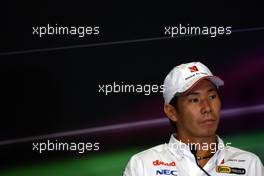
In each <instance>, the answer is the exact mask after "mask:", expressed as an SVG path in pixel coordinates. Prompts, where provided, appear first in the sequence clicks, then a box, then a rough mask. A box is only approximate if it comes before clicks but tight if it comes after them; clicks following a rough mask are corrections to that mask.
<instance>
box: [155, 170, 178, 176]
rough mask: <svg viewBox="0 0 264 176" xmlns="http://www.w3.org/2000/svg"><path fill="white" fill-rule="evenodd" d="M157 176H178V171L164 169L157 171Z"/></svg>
mask: <svg viewBox="0 0 264 176" xmlns="http://www.w3.org/2000/svg"><path fill="white" fill-rule="evenodd" d="M156 175H174V176H177V171H176V170H168V169H162V170H157V171H156Z"/></svg>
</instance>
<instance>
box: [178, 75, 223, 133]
mask: <svg viewBox="0 0 264 176" xmlns="http://www.w3.org/2000/svg"><path fill="white" fill-rule="evenodd" d="M177 103H178V111H177V112H176V117H177V120H176V126H177V130H178V132H179V133H180V134H181V135H184V136H185V137H210V136H214V135H215V133H216V130H217V127H218V123H219V117H220V109H221V101H220V97H219V95H218V93H217V91H216V88H215V86H214V85H213V84H212V83H211V82H210V81H209V80H206V79H204V80H201V81H200V82H199V83H198V84H197V85H196V86H195V87H193V88H192V89H191V91H190V92H188V93H187V94H186V95H182V96H179V97H178V102H177Z"/></svg>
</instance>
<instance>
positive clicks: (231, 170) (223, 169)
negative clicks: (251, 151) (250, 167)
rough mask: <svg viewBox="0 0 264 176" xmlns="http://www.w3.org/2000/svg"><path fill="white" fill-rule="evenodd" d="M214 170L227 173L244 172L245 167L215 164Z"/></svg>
mask: <svg viewBox="0 0 264 176" xmlns="http://www.w3.org/2000/svg"><path fill="white" fill-rule="evenodd" d="M216 172H218V173H229V174H246V169H244V168H237V167H228V166H217V167H216Z"/></svg>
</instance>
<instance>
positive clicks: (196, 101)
mask: <svg viewBox="0 0 264 176" xmlns="http://www.w3.org/2000/svg"><path fill="white" fill-rule="evenodd" d="M189 101H190V102H191V103H199V99H198V98H192V99H190V100H189Z"/></svg>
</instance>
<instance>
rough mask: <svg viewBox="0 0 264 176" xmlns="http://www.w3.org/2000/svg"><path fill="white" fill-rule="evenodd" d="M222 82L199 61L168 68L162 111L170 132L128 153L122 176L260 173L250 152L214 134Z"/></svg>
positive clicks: (255, 175) (262, 173)
mask: <svg viewBox="0 0 264 176" xmlns="http://www.w3.org/2000/svg"><path fill="white" fill-rule="evenodd" d="M222 85H224V82H223V81H222V80H221V79H220V78H219V77H217V76H214V75H213V74H212V73H211V71H210V70H209V69H208V68H207V67H206V66H205V65H203V64H202V63H200V62H191V63H187V64H181V65H179V66H176V67H174V68H173V69H172V70H171V71H170V73H169V74H168V75H167V77H166V78H165V81H164V92H163V97H164V100H165V103H164V112H165V114H166V115H167V117H168V118H169V120H170V122H171V123H172V124H173V125H175V131H176V133H174V134H172V135H171V138H170V141H169V143H168V144H162V145H159V146H156V147H153V148H150V149H148V150H146V151H143V152H140V153H138V154H136V155H134V156H133V157H132V158H131V159H130V161H129V163H128V164H127V167H126V169H125V171H124V176H154V175H176V176H198V175H199V176H203V175H211V176H220V175H221V176H223V175H230V176H231V175H244V176H264V171H263V165H262V163H261V161H260V159H259V158H258V157H257V156H256V155H255V154H253V153H250V152H247V151H243V150H240V149H237V148H234V147H231V146H225V145H224V143H223V141H222V140H221V139H220V138H219V137H218V136H217V135H216V130H217V127H218V123H219V118H220V110H221V99H220V97H219V94H218V88H219V86H222Z"/></svg>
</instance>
